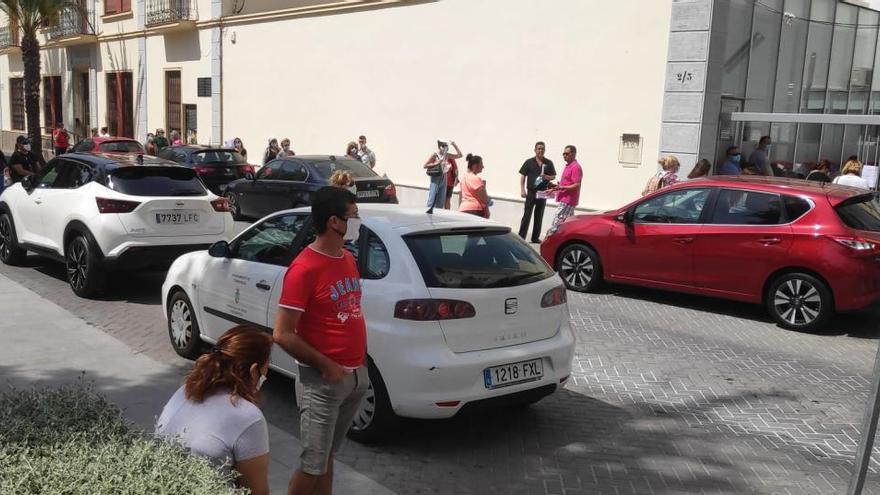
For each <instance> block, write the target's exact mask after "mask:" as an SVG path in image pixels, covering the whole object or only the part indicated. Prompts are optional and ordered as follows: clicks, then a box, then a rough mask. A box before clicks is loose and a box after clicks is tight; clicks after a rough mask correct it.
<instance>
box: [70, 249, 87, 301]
mask: <svg viewBox="0 0 880 495" xmlns="http://www.w3.org/2000/svg"><path fill="white" fill-rule="evenodd" d="M88 275H89V254H88V250H87V249H86V245H85V241H84V240H83V239H82V237H77V238H76V239H74V241H73V242H71V243H70V247H69V248H68V250H67V280H68V281H69V282H70V286H71V287H72V288H73V291H74V292H77V293H79V292H80V291H82V290H83V288H84V287H85V286H86V283H87V282H88Z"/></svg>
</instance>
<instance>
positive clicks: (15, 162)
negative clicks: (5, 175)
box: [9, 136, 40, 184]
mask: <svg viewBox="0 0 880 495" xmlns="http://www.w3.org/2000/svg"><path fill="white" fill-rule="evenodd" d="M39 170H40V169H39V167H38V165H37V163H36V161H35V160H34V157H33V155H32V154H31V142H30V140H28V138H26V137H24V136H18V138H16V139H15V153H13V154H12V156H11V157H9V176H10V177H11V178H12V183H13V184H15V183H16V182H21V179H24V178H25V177H27V176H29V175H35V174H36V173H37V172H38V171H39Z"/></svg>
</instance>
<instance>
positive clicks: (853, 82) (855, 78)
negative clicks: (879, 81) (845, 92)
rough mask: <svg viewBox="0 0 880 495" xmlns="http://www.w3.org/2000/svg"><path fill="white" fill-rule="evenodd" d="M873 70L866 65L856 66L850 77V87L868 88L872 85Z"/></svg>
mask: <svg viewBox="0 0 880 495" xmlns="http://www.w3.org/2000/svg"><path fill="white" fill-rule="evenodd" d="M872 75H873V71H872V70H871V69H868V68H865V67H854V68H853V70H852V75H851V76H850V78H849V86H850V89H853V88H859V89H867V88H869V87H870V86H871V76H872Z"/></svg>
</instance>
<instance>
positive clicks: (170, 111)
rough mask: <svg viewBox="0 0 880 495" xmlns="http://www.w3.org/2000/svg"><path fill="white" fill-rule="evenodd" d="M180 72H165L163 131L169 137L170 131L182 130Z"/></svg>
mask: <svg viewBox="0 0 880 495" xmlns="http://www.w3.org/2000/svg"><path fill="white" fill-rule="evenodd" d="M180 91H181V89H180V71H179V70H169V71H166V72H165V130H166V132H167V133H168V134H169V135H170V134H171V131H177V132H180V131H181V130H182V129H183V126H182V125H181V121H182V120H183V119H182V117H181V111H182V109H183V107H182V106H181V104H180V103H181V95H180Z"/></svg>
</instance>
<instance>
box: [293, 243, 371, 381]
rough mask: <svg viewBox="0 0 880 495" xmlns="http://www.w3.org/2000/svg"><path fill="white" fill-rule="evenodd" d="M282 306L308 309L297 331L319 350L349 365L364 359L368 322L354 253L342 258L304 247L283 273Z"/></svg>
mask: <svg viewBox="0 0 880 495" xmlns="http://www.w3.org/2000/svg"><path fill="white" fill-rule="evenodd" d="M278 305H279V306H281V307H282V308H288V309H295V310H298V311H302V312H303V315H302V317H301V318H300V320H299V324H298V325H297V327H296V333H297V334H299V336H300V337H302V338H303V339H304V340H305V341H306V342H308V343H309V345H311V346H312V347H314V348H315V350H317V351H318V352H320V353H321V354H323V355H325V356H327V357H329V358H330V359H332V360H334V361H336V362H337V363H339V364H340V365H342V366H345V367H348V368H357V367H359V366H361V365H363V364H364V358H365V357H366V349H367V327H366V324H365V323H364V315H363V313H362V312H361V279H360V274H359V273H358V268H357V262H355V260H354V256H352V255H351V253H349V252H348V251H345V250H343V252H342V256H341V257H338V258H337V257H333V256H328V255H326V254H323V253H319V252H318V251H316V250H314V249H312V247H311V246H309V247H307V248H305V249H303V250H302V252H301V253H300V254H299V255H298V256H297V257H296V259H295V260H293V263H291V264H290V267H289V268H288V269H287V273H286V274H285V275H284V286H283V287H282V289H281V299H280V300H279V301H278Z"/></svg>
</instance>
